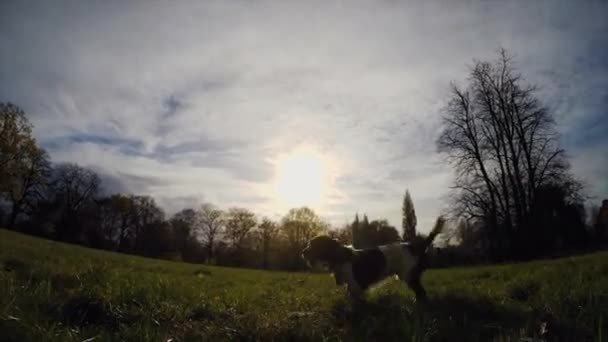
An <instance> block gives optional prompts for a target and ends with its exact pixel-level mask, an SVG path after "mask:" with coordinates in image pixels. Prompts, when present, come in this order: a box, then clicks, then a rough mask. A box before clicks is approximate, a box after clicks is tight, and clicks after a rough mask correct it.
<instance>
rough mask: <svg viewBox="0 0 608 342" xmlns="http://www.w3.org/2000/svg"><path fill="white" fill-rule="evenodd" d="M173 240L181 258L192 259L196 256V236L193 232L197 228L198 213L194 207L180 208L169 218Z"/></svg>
mask: <svg viewBox="0 0 608 342" xmlns="http://www.w3.org/2000/svg"><path fill="white" fill-rule="evenodd" d="M169 223H170V224H171V230H172V235H173V241H174V242H175V249H176V250H177V252H179V254H180V255H181V257H182V260H192V259H194V258H196V256H195V255H194V254H195V253H196V249H197V248H196V244H197V241H196V237H195V236H194V234H195V232H196V231H198V230H199V227H198V224H199V220H198V215H197V213H196V211H195V210H194V209H190V208H188V209H182V210H181V211H179V212H177V213H176V214H175V215H173V217H172V218H171V219H170V220H169Z"/></svg>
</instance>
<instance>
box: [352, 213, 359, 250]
mask: <svg viewBox="0 0 608 342" xmlns="http://www.w3.org/2000/svg"><path fill="white" fill-rule="evenodd" d="M351 231H352V243H353V247H355V248H360V246H361V222H359V213H357V214H355V220H354V221H353V223H352V224H351Z"/></svg>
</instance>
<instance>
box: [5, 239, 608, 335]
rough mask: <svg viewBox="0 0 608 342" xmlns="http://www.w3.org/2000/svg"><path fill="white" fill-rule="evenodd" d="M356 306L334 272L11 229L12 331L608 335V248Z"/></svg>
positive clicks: (450, 275) (439, 276) (374, 295)
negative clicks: (104, 246) (121, 248)
mask: <svg viewBox="0 0 608 342" xmlns="http://www.w3.org/2000/svg"><path fill="white" fill-rule="evenodd" d="M423 283H424V286H425V287H426V289H427V291H428V293H429V299H430V301H429V303H428V304H425V305H423V304H420V303H416V302H415V300H414V298H413V294H412V293H411V291H410V290H409V289H407V288H405V287H404V286H403V285H402V284H400V283H399V281H397V280H389V281H387V282H386V283H384V284H382V285H381V286H379V287H377V288H374V289H373V290H372V291H371V292H370V293H369V294H368V296H367V299H366V301H365V302H364V303H358V304H352V303H351V302H350V301H349V300H348V299H347V297H346V296H345V292H344V290H343V289H340V288H337V287H336V286H335V285H334V282H333V279H332V278H331V277H330V276H328V275H327V274H319V273H287V272H270V271H257V270H246V269H233V268H222V267H213V266H207V265H199V264H186V263H178V262H170V261H162V260H155V259H146V258H142V257H137V256H129V255H123V254H118V253H111V252H106V251H99V250H93V249H88V248H84V247H81V246H75V245H68V244H63V243H58V242H53V241H47V240H43V239H38V238H34V237H30V236H26V235H22V234H19V233H15V232H12V231H7V230H1V229H0V340H2V341H87V342H91V341H115V340H124V341H224V340H227V341H228V340H229V341H257V340H263V341H273V340H274V341H285V340H288V341H293V340H303V341H307V340H308V341H340V340H345V341H369V340H375V341H392V340H399V341H492V340H494V341H522V340H524V341H536V340H549V341H550V340H560V341H606V340H608V337H607V336H608V252H601V253H595V254H589V255H583V256H577V257H571V258H562V259H556V260H546V261H535V262H530V263H521V264H509V265H500V266H486V267H471V268H452V269H437V270H429V271H427V272H426V273H425V275H424V277H423Z"/></svg>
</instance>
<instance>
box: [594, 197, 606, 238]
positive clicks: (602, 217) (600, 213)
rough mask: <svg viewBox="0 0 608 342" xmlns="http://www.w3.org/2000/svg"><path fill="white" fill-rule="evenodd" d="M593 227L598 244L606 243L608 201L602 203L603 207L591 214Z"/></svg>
mask: <svg viewBox="0 0 608 342" xmlns="http://www.w3.org/2000/svg"><path fill="white" fill-rule="evenodd" d="M591 220H592V221H591V226H592V228H593V230H594V235H595V238H596V240H597V241H598V242H601V241H605V240H606V239H607V238H608V237H607V236H606V235H607V233H608V199H605V200H603V201H602V206H601V207H599V208H596V210H595V211H592V213H591Z"/></svg>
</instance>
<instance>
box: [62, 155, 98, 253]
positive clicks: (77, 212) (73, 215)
mask: <svg viewBox="0 0 608 342" xmlns="http://www.w3.org/2000/svg"><path fill="white" fill-rule="evenodd" d="M51 185H52V193H53V194H52V195H53V196H54V202H55V204H56V205H57V207H58V208H59V211H60V217H59V222H58V225H57V226H56V228H55V230H56V233H57V237H58V238H59V239H60V240H69V241H78V240H79V239H81V238H82V236H81V235H82V233H83V231H84V222H83V221H84V220H85V218H84V214H85V213H87V211H88V209H90V207H91V204H93V200H94V199H95V197H96V196H97V192H98V191H99V186H100V180H99V176H97V174H96V173H95V172H93V171H91V170H89V169H86V168H83V167H81V166H78V165H76V164H71V163H64V164H59V165H57V166H56V167H55V168H54V170H53V176H52V181H51Z"/></svg>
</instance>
